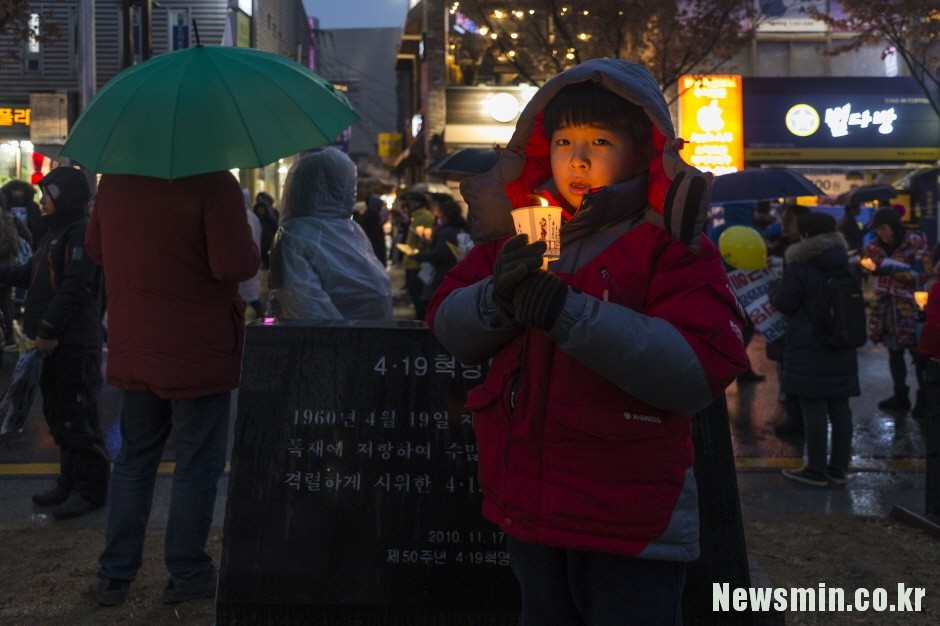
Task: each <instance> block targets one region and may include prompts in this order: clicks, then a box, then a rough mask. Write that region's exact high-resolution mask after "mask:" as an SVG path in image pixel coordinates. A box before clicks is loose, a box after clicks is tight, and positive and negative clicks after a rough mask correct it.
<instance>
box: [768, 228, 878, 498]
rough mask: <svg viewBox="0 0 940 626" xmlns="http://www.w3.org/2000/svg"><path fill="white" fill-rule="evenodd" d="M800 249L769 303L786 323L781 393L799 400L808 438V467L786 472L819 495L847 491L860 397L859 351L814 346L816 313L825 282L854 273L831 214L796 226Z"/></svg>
mask: <svg viewBox="0 0 940 626" xmlns="http://www.w3.org/2000/svg"><path fill="white" fill-rule="evenodd" d="M797 229H798V231H799V234H800V237H801V241H800V242H799V243H796V244H793V245H791V246H790V247H789V248H787V251H786V267H785V268H784V270H783V279H782V280H781V281H780V284H779V285H777V286H776V287H774V288H772V289H771V292H770V302H771V304H773V305H774V307H776V308H777V310H778V311H780V312H781V313H783V314H784V315H785V316H786V318H787V332H786V344H785V347H784V359H783V372H782V375H781V377H780V389H781V390H782V391H783V392H784V393H786V394H787V395H791V394H792V395H794V396H799V401H800V409H801V412H802V414H803V423H804V429H805V438H806V458H807V461H806V465H805V466H804V467H803V468H801V469H799V470H789V469H785V470H783V475H784V476H786V477H787V478H789V479H791V480H795V481H798V482H802V483H805V484H809V485H814V486H817V487H824V486H826V485H828V484H829V483H830V482H832V483H834V484H844V483H845V479H846V472H847V471H848V466H849V457H850V456H851V452H852V411H851V409H850V408H849V398H850V397H853V396H858V395H859V394H860V390H859V383H858V355H857V353H856V350H855V348H833V347H831V346H828V345H826V344H824V343H822V342H821V341H819V339H817V338H816V335H815V333H814V332H813V317H814V312H815V311H817V310H819V304H818V303H819V299H820V298H821V292H822V289H824V288H825V285H824V277H825V274H827V273H831V272H835V271H851V270H850V266H849V258H848V253H847V249H848V247H847V244H846V242H845V238H844V237H843V236H842V235H841V234H840V233H837V232H836V221H835V219H834V218H833V217H832V216H831V215H826V214H825V213H808V214H806V215H803V216H801V217H800V218H799V220H798V221H797ZM830 422H831V424H832V451H831V455H830V457H829V462H828V464H827V463H826V449H827V438H828V436H827V430H828V424H829V423H830Z"/></svg>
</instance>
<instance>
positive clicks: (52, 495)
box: [33, 483, 69, 506]
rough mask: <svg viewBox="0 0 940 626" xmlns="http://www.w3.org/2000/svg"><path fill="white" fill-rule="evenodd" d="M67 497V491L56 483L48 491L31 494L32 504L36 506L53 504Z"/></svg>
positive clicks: (61, 501)
mask: <svg viewBox="0 0 940 626" xmlns="http://www.w3.org/2000/svg"><path fill="white" fill-rule="evenodd" d="M68 497H69V491H68V490H67V489H63V488H62V486H61V485H59V483H56V484H55V486H54V487H53V488H52V489H50V490H49V491H43V492H42V493H36V494H33V504H35V505H37V506H55V505H57V504H62V503H63V502H65V500H66V498H68Z"/></svg>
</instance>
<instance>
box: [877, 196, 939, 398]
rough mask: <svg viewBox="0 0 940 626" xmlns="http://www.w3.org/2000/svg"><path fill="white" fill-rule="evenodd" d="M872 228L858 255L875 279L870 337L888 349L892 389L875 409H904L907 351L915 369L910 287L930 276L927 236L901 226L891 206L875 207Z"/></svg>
mask: <svg viewBox="0 0 940 626" xmlns="http://www.w3.org/2000/svg"><path fill="white" fill-rule="evenodd" d="M871 229H872V230H873V231H874V232H875V235H876V236H875V238H874V239H872V240H871V242H869V244H868V245H867V246H866V247H865V250H864V257H865V258H864V259H862V267H865V268H866V269H869V270H870V271H871V273H872V275H874V276H875V277H876V279H875V286H874V292H875V298H874V301H873V303H872V308H871V312H870V314H869V316H868V335H869V337H871V340H872V341H873V342H875V343H882V344H884V346H885V347H886V348H887V349H888V369H889V371H890V372H891V380H892V384H893V389H894V393H893V394H892V395H891V396H890V397H888V398H885V399H884V400H881V401H880V402H878V408H879V409H881V410H883V411H901V412H904V411H907V410H909V409H910V408H911V399H910V394H909V392H910V390H909V388H908V385H907V363H906V361H905V355H904V353H905V352H909V353H911V359H912V363H913V365H914V367H915V369H918V358H917V355H916V353H915V351H914V349H915V347H916V346H917V305H916V303H915V302H914V291H915V290H917V288H918V286H920V285H924V284H926V282H927V280H928V279H929V278H930V277H931V269H932V267H933V263H932V261H931V259H930V247H929V246H928V244H927V238H926V237H925V236H924V234H923V233H920V232H916V231H913V230H910V229H908V228H907V227H905V226H904V224H903V223H902V222H901V216H900V215H899V214H898V212H897V211H895V210H894V209H893V208H891V207H885V208H882V209H878V210H877V211H875V215H874V217H872V222H871ZM919 374H920V372H918V376H917V378H918V379H919V378H920V376H919ZM918 399H920V398H918Z"/></svg>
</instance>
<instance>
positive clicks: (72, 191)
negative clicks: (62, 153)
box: [39, 167, 91, 213]
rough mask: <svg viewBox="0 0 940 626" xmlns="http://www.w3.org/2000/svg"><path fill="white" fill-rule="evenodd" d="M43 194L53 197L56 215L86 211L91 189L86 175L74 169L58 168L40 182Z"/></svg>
mask: <svg viewBox="0 0 940 626" xmlns="http://www.w3.org/2000/svg"><path fill="white" fill-rule="evenodd" d="M39 188H40V189H42V191H43V193H45V194H48V195H49V196H51V197H52V203H53V204H54V205H55V210H56V213H69V212H71V211H75V210H82V211H84V210H85V206H86V205H87V204H88V200H90V199H91V189H90V188H89V187H88V179H87V178H85V175H84V174H82V173H81V172H80V171H78V170H77V169H75V168H73V167H57V168H55V169H54V170H52V171H51V172H49V173H48V174H46V175H45V176H43V178H42V180H40V181H39Z"/></svg>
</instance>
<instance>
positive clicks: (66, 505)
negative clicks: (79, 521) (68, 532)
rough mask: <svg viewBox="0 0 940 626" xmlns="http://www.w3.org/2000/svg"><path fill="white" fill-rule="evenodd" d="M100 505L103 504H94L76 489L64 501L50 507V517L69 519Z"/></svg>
mask: <svg viewBox="0 0 940 626" xmlns="http://www.w3.org/2000/svg"><path fill="white" fill-rule="evenodd" d="M102 506H103V504H95V503H94V502H92V501H91V500H87V499H86V498H85V496H83V495H82V494H80V493H78V492H77V491H73V492H72V493H71V494H69V497H68V498H66V500H65V502H63V503H62V504H60V505H59V506H57V507H56V508H54V509H52V517H54V518H56V519H69V518H72V517H78V516H79V515H84V514H85V513H91V512H92V511H94V510H95V509H99V508H101V507H102Z"/></svg>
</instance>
